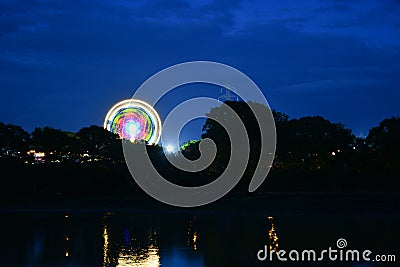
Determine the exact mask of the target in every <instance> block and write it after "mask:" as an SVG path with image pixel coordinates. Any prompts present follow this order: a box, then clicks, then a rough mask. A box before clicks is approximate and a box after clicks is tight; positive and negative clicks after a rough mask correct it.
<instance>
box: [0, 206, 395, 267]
mask: <svg viewBox="0 0 400 267" xmlns="http://www.w3.org/2000/svg"><path fill="white" fill-rule="evenodd" d="M0 221H1V222H2V227H1V228H0V236H1V242H0V266H7V267H10V266H31V267H35V266H40V267H47V266H49V267H50V266H51V267H53V266H57V267H63V266H77V267H80V266H82V267H86V266H103V267H117V266H121V267H122V266H130V267H134V266H142V267H144V266H146V267H159V266H162V267H165V266H167V267H168V266H178V267H180V266H198V267H201V266H203V267H213V266H266V265H268V266H285V265H284V264H281V263H276V262H272V263H268V264H266V262H259V261H258V260H257V258H256V253H257V251H258V250H259V249H261V248H262V247H263V246H264V245H268V246H269V248H270V249H275V250H277V249H278V248H279V249H280V248H284V249H302V248H310V246H313V247H314V246H315V249H318V248H326V247H328V246H334V245H335V244H334V242H336V240H337V239H338V238H340V237H343V238H346V239H347V241H348V242H349V245H351V247H353V248H359V249H371V250H374V251H376V252H382V253H385V252H386V253H390V252H397V246H398V244H397V240H398V239H399V237H400V233H399V232H398V231H396V229H397V226H398V225H399V223H400V218H399V216H394V215H390V216H389V215H388V216H384V215H363V216H361V215H348V214H347V215H346V216H343V215H342V214H338V215H332V216H326V215H318V214H314V215H285V216H283V215H276V214H274V215H270V214H252V215H240V214H229V213H223V212H221V213H220V214H197V215H193V214H183V213H182V214H180V213H173V214H168V213H165V214H163V213H159V214H155V213H143V214H140V213H110V212H107V213H96V212H93V213H85V212H78V211H76V212H71V213H69V214H60V213H56V212H54V213H53V212H50V213H8V214H7V213H5V214H0ZM377 225H379V226H380V227H381V228H380V232H379V235H373V234H371V233H372V232H373V229H375V228H376V226H377ZM278 237H279V238H278ZM278 241H279V246H278ZM399 256H400V255H399ZM360 264H361V265H360ZM300 265H301V264H296V265H293V264H292V265H290V266H300ZM301 266H310V264H309V263H305V264H303V265H301ZM329 266H351V267H353V266H375V265H372V264H365V263H358V265H357V264H355V263H346V264H344V265H343V264H342V265H339V264H338V265H335V264H333V263H331V264H329Z"/></svg>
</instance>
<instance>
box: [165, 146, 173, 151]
mask: <svg viewBox="0 0 400 267" xmlns="http://www.w3.org/2000/svg"><path fill="white" fill-rule="evenodd" d="M165 149H166V150H167V152H169V153H171V152H173V151H174V147H173V146H171V145H167V147H166V148H165Z"/></svg>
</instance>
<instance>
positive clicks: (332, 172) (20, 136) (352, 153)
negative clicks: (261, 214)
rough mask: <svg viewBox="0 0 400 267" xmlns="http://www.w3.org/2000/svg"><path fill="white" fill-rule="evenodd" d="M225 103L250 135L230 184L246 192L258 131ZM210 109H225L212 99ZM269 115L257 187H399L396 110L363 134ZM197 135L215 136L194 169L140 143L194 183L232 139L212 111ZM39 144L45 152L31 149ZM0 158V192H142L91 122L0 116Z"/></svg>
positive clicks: (205, 177)
mask: <svg viewBox="0 0 400 267" xmlns="http://www.w3.org/2000/svg"><path fill="white" fill-rule="evenodd" d="M225 103H226V104H227V105H229V106H230V107H231V108H232V109H233V110H235V112H236V113H237V114H238V115H239V117H240V118H241V119H242V121H243V123H244V125H245V127H246V130H247V133H248V136H249V142H250V158H249V162H248V166H247V169H246V171H245V174H244V177H243V178H242V179H241V181H240V182H239V184H238V185H237V186H236V187H235V189H234V191H235V192H246V191H247V187H248V184H249V181H250V179H251V177H252V173H253V172H254V170H255V168H256V166H257V163H258V158H259V153H260V140H261V136H260V131H259V128H258V125H257V120H256V119H255V116H254V114H253V113H252V112H251V110H250V108H249V106H248V105H247V104H246V103H245V102H241V101H226V102H225ZM262 108H265V109H266V108H267V107H262ZM210 113H212V114H213V115H214V116H224V114H222V109H221V108H219V107H217V108H214V109H212V110H211V111H210ZM273 116H274V119H275V124H276V132H277V147H276V154H275V159H274V162H273V166H272V169H271V171H270V173H269V175H268V177H267V179H266V181H265V182H264V183H263V185H262V186H261V188H260V189H259V190H260V191H261V192H262V191H264V192H270V191H398V189H397V186H396V185H397V184H398V183H397V180H398V179H399V177H400V175H399V174H400V167H399V166H400V164H399V163H400V156H399V151H400V117H391V118H387V119H384V120H382V121H381V122H380V123H379V125H377V126H376V127H373V128H372V129H370V131H369V134H368V136H367V137H366V138H365V139H363V138H359V137H356V136H355V135H354V134H353V133H352V132H351V130H350V129H348V128H346V127H345V125H343V124H341V123H332V122H330V121H328V120H327V119H325V118H323V117H321V116H307V117H302V118H290V117H289V116H288V115H286V114H284V113H282V112H277V111H273ZM226 119H229V118H226ZM202 138H211V139H213V140H214V141H215V143H216V146H217V155H216V158H215V160H214V162H213V163H212V164H211V165H210V166H209V167H208V168H206V169H205V170H203V171H201V172H198V173H185V172H183V171H181V170H178V169H176V168H175V167H174V166H172V165H171V164H170V163H169V162H168V160H167V159H166V157H165V154H164V151H163V149H162V147H160V146H158V145H152V146H147V151H148V154H149V156H150V158H151V159H152V161H153V163H154V165H155V166H156V168H157V170H158V171H159V172H160V173H161V174H162V175H163V176H164V177H165V178H166V179H168V180H170V181H171V182H174V183H176V184H180V185H183V186H198V185H202V184H206V183H209V182H211V181H213V180H214V179H216V178H218V176H219V175H220V174H221V173H222V172H223V171H224V168H225V167H226V165H227V163H228V162H229V157H230V146H231V144H230V142H229V136H228V134H227V132H226V131H225V130H224V128H223V127H222V126H221V125H219V124H218V123H216V122H215V121H213V120H211V119H207V120H206V122H205V124H204V126H203V135H202ZM199 142H200V140H190V141H189V142H187V143H186V144H185V145H183V146H182V148H181V149H182V153H183V154H184V155H185V156H186V157H187V158H189V159H196V158H198V157H199V156H200V152H199V147H198V146H199ZM132 145H135V144H132ZM38 152H42V153H44V154H43V155H38V154H35V153H38ZM0 166H1V167H2V169H3V175H2V180H3V181H2V183H3V186H2V187H1V189H0V190H1V191H2V192H1V193H2V195H3V196H26V195H29V196H30V195H46V194H50V195H82V194H84V195H88V194H101V195H104V194H139V195H140V194H141V190H140V189H139V188H138V187H137V185H136V184H135V183H134V181H133V179H132V178H131V176H130V174H129V171H128V169H127V167H126V165H125V161H124V157H123V153H122V146H121V140H120V139H119V136H118V135H116V134H113V133H110V132H109V131H107V130H105V129H103V128H102V127H99V126H95V125H92V126H90V127H84V128H82V129H80V130H79V131H78V132H76V133H74V132H67V131H63V130H60V129H54V128H51V127H43V128H35V129H34V130H33V131H32V132H31V133H28V132H26V131H25V130H24V129H23V128H22V127H20V126H17V125H13V124H4V123H1V122H0ZM6 170H7V171H6ZM6 173H9V174H6Z"/></svg>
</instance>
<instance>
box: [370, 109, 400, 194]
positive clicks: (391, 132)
mask: <svg viewBox="0 0 400 267" xmlns="http://www.w3.org/2000/svg"><path fill="white" fill-rule="evenodd" d="M366 143H367V145H368V146H369V147H370V149H371V150H372V157H373V159H372V161H373V164H374V166H375V167H376V168H377V173H376V176H381V177H389V176H393V177H397V178H398V175H399V173H400V164H399V163H400V153H399V151H400V117H391V118H388V119H384V120H383V121H381V122H380V123H379V125H378V126H376V127H373V128H372V129H371V130H370V131H369V134H368V136H367V138H366ZM396 181H397V179H396ZM396 181H394V182H396ZM388 187H390V186H389V185H388Z"/></svg>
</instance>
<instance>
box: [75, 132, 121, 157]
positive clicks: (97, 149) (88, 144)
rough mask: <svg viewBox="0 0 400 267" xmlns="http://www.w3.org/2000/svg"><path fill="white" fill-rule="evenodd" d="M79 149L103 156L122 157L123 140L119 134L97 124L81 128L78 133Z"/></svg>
mask: <svg viewBox="0 0 400 267" xmlns="http://www.w3.org/2000/svg"><path fill="white" fill-rule="evenodd" d="M76 137H77V139H78V144H79V151H80V152H81V153H88V154H91V155H98V156H100V157H103V158H113V159H116V160H120V159H121V158H122V145H121V140H120V138H119V136H118V135H117V134H114V133H111V132H109V131H107V130H106V129H104V128H103V127H99V126H96V125H91V126H90V127H84V128H81V129H80V130H79V131H78V132H77V133H76Z"/></svg>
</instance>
